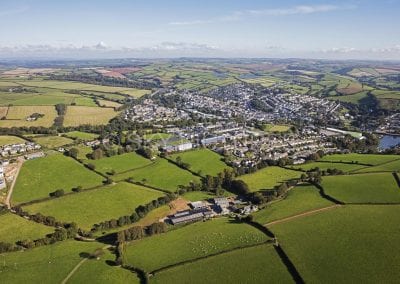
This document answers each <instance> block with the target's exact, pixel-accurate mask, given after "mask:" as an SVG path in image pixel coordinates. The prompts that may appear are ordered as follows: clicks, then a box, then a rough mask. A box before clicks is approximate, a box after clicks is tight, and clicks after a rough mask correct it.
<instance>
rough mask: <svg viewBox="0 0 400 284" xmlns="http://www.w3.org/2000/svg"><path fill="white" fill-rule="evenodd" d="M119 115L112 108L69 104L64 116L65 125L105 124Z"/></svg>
mask: <svg viewBox="0 0 400 284" xmlns="http://www.w3.org/2000/svg"><path fill="white" fill-rule="evenodd" d="M117 115H118V112H115V111H114V110H113V109H112V108H102V107H85V106H69V107H68V108H67V113H66V114H65V117H64V123H63V125H64V126H79V125H84V124H90V125H103V124H107V123H108V122H109V121H110V120H111V119H112V118H114V117H115V116H117Z"/></svg>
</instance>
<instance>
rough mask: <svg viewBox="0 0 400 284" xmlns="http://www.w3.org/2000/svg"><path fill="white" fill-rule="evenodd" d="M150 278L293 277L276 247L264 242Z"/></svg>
mask: <svg viewBox="0 0 400 284" xmlns="http://www.w3.org/2000/svg"><path fill="white" fill-rule="evenodd" d="M235 268H238V269H235ZM151 282H154V283H199V284H200V283H292V282H293V280H292V279H291V277H290V274H289V273H288V271H287V270H286V267H285V266H284V265H283V263H282V262H281V260H280V259H279V257H278V254H277V253H276V252H275V250H274V248H273V247H272V246H271V245H263V246H257V247H252V248H245V249H240V250H237V251H233V252H229V253H226V254H222V255H218V256H214V257H210V258H207V259H204V260H199V261H196V262H194V263H189V264H185V265H181V266H178V267H174V268H171V269H168V270H165V271H162V272H160V273H157V274H156V275H155V277H154V278H152V279H151V280H150V283H151Z"/></svg>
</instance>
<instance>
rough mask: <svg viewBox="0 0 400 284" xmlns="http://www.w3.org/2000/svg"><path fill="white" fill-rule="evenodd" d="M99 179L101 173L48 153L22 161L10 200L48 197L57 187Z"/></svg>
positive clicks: (89, 183) (91, 183)
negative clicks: (41, 156) (42, 156)
mask: <svg viewBox="0 0 400 284" xmlns="http://www.w3.org/2000/svg"><path fill="white" fill-rule="evenodd" d="M102 181H103V177H101V176H99V175H97V174H95V173H93V172H92V171H90V170H88V169H86V168H85V167H84V166H82V165H81V164H79V163H78V162H76V161H74V160H73V159H71V158H68V157H65V156H63V155H61V154H52V155H49V156H46V157H44V158H38V159H35V160H30V161H26V162H25V163H24V165H23V166H22V169H21V171H20V174H19V176H18V179H17V182H16V184H15V188H14V192H13V195H12V203H13V204H17V203H21V202H27V201H31V200H35V199H39V198H44V197H48V196H49V193H50V192H54V191H55V190H57V189H64V190H65V191H66V192H68V191H70V190H71V189H72V188H74V187H77V186H82V187H83V188H89V187H93V186H97V185H101V184H102Z"/></svg>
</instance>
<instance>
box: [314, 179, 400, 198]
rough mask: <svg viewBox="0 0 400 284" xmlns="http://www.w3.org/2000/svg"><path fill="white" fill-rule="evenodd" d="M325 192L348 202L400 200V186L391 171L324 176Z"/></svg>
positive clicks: (323, 185)
mask: <svg viewBox="0 0 400 284" xmlns="http://www.w3.org/2000/svg"><path fill="white" fill-rule="evenodd" d="M322 187H323V188H324V189H325V193H326V194H328V195H330V196H332V197H334V198H336V199H338V200H340V201H343V202H348V203H393V202H395V203H396V202H400V188H399V187H398V185H397V183H396V180H395V179H394V177H393V175H392V174H391V173H372V174H357V175H345V176H326V177H323V179H322Z"/></svg>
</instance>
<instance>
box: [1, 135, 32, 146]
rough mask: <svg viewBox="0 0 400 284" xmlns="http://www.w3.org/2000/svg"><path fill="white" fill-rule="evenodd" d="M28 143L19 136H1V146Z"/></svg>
mask: <svg viewBox="0 0 400 284" xmlns="http://www.w3.org/2000/svg"><path fill="white" fill-rule="evenodd" d="M25 142H26V141H25V140H24V139H22V138H20V137H17V136H10V135H1V136H0V146H4V145H9V144H20V143H25Z"/></svg>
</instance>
